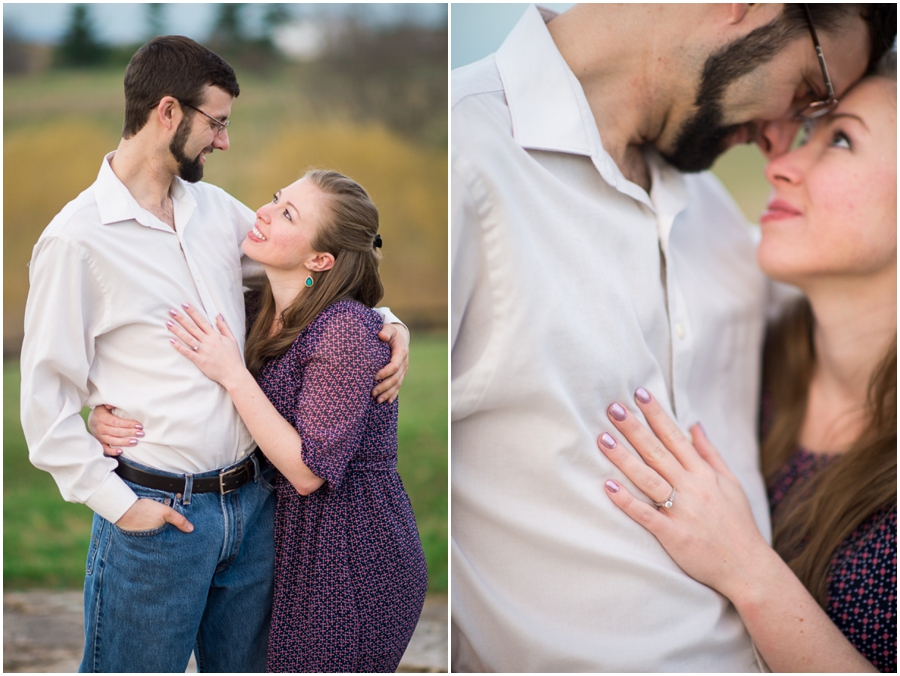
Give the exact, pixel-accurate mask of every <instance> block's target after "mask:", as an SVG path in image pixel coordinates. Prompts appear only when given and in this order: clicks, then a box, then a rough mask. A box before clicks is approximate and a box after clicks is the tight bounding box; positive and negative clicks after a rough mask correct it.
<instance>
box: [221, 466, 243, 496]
mask: <svg viewBox="0 0 900 676" xmlns="http://www.w3.org/2000/svg"><path fill="white" fill-rule="evenodd" d="M242 469H244V466H243V465H240V466H238V467H232V468H231V469H228V470H225V469H223V470H222V471H221V472H219V495H228V494H229V493H234V492H235V491H236V490H237V489H238V488H240V486H238V487H237V488H229V489H228V490H225V477H227V476H229V475H231V474H236V473H237V472H240V471H241V470H242Z"/></svg>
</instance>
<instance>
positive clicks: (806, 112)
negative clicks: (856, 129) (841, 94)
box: [797, 5, 838, 120]
mask: <svg viewBox="0 0 900 676" xmlns="http://www.w3.org/2000/svg"><path fill="white" fill-rule="evenodd" d="M801 7H803V14H804V15H805V16H806V23H807V24H809V32H810V33H811V34H812V40H813V45H814V46H815V48H816V56H818V57H819V65H820V66H821V67H822V78H823V79H824V80H825V89H826V94H827V98H826V99H825V100H824V101H813V102H812V103H810V104H808V105H807V106H806V107H805V108H803V109H802V110H799V111H797V117H798V118H800V119H802V120H815V119H816V118H818V117H822V116H823V115H827V114H828V113H830V112H831V111H832V110H834V109H835V108H836V107H837V104H838V100H837V99H836V98H835V97H834V86H833V85H832V84H831V78H830V77H828V68H826V67H825V57H824V56H822V45H821V44H819V36H818V35H816V27H815V26H813V20H812V12H810V11H809V5H801Z"/></svg>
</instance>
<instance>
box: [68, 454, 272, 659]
mask: <svg viewBox="0 0 900 676" xmlns="http://www.w3.org/2000/svg"><path fill="white" fill-rule="evenodd" d="M130 464H134V465H135V466H137V467H141V465H137V464H136V463H130ZM145 469H146V468H145ZM269 471H271V468H270V470H269ZM216 475H217V472H215V471H213V472H207V473H205V474H197V475H196V476H195V477H194V478H204V477H208V476H216ZM270 480H271V476H266V473H264V474H263V476H262V477H260V478H259V479H257V480H256V481H251V482H250V483H247V484H246V485H244V486H242V487H241V488H240V489H238V490H237V491H234V492H233V493H229V494H227V495H220V494H218V493H193V494H192V493H191V491H190V488H189V489H188V490H187V491H186V492H185V493H184V494H180V493H179V494H176V493H167V492H165V491H159V490H155V489H152V488H145V487H143V486H138V485H137V484H133V483H130V482H126V483H128V485H129V486H131V488H132V489H133V490H134V492H135V493H136V494H137V496H138V497H139V498H150V499H152V500H156V501H158V502H161V503H163V504H165V505H168V506H169V507H172V508H173V509H175V510H176V511H177V512H180V513H181V514H183V515H184V516H185V517H186V518H187V520H188V521H190V522H191V523H192V524H193V525H194V530H193V532H191V533H183V532H181V531H180V530H178V529H177V528H175V526H172V525H171V524H168V523H166V524H164V525H163V526H162V527H160V528H155V529H153V530H149V531H137V532H135V531H124V530H122V529H120V528H119V527H118V526H116V525H115V524H112V523H110V522H109V521H107V520H106V519H103V518H102V517H100V516H98V515H96V514H95V515H94V526H93V531H92V532H91V545H90V549H89V550H88V556H87V566H86V575H85V579H84V629H85V645H84V657H83V659H82V662H81V667H80V668H79V671H81V672H136V671H137V672H181V673H184V670H185V669H186V668H187V665H188V660H189V659H190V656H191V651H195V652H196V655H197V667H198V669H199V670H200V671H205V672H264V671H265V669H266V644H267V641H268V636H269V621H270V616H271V614H272V588H273V571H274V561H275V550H274V535H273V528H274V519H275V495H274V492H273V489H272V486H271V483H270ZM179 496H180V497H179Z"/></svg>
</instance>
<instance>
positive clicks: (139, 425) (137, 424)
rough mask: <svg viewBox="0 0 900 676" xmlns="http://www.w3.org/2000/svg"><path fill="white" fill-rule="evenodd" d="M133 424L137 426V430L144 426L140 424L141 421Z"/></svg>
mask: <svg viewBox="0 0 900 676" xmlns="http://www.w3.org/2000/svg"><path fill="white" fill-rule="evenodd" d="M134 426H135V427H137V428H138V429H139V430H142V429H144V426H143V425H141V423H135V424H134Z"/></svg>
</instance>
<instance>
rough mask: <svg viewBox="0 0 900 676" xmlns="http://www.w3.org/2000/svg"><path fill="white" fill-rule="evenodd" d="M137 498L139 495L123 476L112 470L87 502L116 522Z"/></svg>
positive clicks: (101, 514) (89, 505)
mask: <svg viewBox="0 0 900 676" xmlns="http://www.w3.org/2000/svg"><path fill="white" fill-rule="evenodd" d="M137 500H138V497H137V495H135V493H134V491H133V490H131V488H129V487H128V484H126V483H125V482H124V481H123V480H122V477H120V476H119V475H118V474H116V473H115V472H110V473H109V474H108V475H107V477H106V479H104V480H103V483H102V484H100V488H98V489H97V490H96V491H95V492H94V494H93V495H92V496H91V497H90V498H88V500H87V502H85V504H86V505H87V506H88V507H90V508H91V509H92V510H94V511H95V512H96V513H97V514H99V515H100V516H102V517H103V518H104V519H106V520H107V521H109V522H110V523H115V522H116V521H118V520H119V519H121V518H122V515H123V514H124V513H125V512H127V511H128V510H129V509H131V506H132V505H133V504H134V503H135V502H137Z"/></svg>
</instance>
